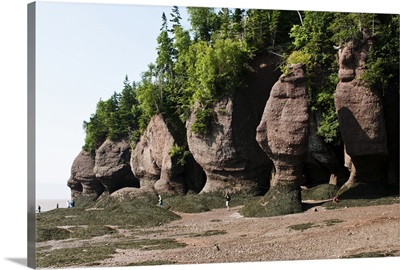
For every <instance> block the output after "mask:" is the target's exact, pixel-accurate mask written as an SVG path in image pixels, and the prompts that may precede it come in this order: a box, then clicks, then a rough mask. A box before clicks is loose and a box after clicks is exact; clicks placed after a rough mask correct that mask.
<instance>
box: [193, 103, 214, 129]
mask: <svg viewBox="0 0 400 270" xmlns="http://www.w3.org/2000/svg"><path fill="white" fill-rule="evenodd" d="M214 119H215V112H214V110H213V109H211V108H205V109H203V108H198V109H197V110H196V119H195V120H194V122H193V125H192V127H191V131H192V132H194V133H195V134H198V135H206V134H207V133H208V132H210V131H211V125H212V122H213V121H214Z"/></svg>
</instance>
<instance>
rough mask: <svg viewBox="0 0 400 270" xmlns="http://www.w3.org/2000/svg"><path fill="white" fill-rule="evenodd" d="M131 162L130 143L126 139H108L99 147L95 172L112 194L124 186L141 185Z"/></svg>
mask: <svg viewBox="0 0 400 270" xmlns="http://www.w3.org/2000/svg"><path fill="white" fill-rule="evenodd" d="M129 162H130V145H129V143H128V142H127V141H126V140H120V141H117V142H114V141H111V140H106V141H105V142H104V143H103V144H102V145H101V146H100V147H99V149H97V151H96V157H95V166H94V173H95V176H96V178H97V179H98V180H100V182H101V183H102V184H103V185H104V186H105V187H106V190H107V191H108V192H109V193H110V194H111V193H113V192H114V191H116V190H118V189H120V188H124V187H139V181H138V180H137V179H136V178H135V177H134V175H133V173H132V170H131V167H130V163H129Z"/></svg>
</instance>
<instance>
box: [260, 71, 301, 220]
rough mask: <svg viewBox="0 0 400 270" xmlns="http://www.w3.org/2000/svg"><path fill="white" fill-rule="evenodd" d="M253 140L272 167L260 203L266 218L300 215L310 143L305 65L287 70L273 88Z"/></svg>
mask: <svg viewBox="0 0 400 270" xmlns="http://www.w3.org/2000/svg"><path fill="white" fill-rule="evenodd" d="M256 139H257V142H258V143H259V144H260V146H261V148H262V149H263V150H264V151H265V152H266V153H267V155H268V156H269V157H270V159H271V160H272V162H273V163H274V167H275V175H274V177H273V179H272V180H271V189H270V190H269V191H268V193H267V194H266V195H265V196H264V198H263V199H262V202H260V203H261V204H262V205H263V207H264V208H265V209H266V215H282V214H290V213H295V212H300V211H302V206H301V198H300V183H301V182H302V168H303V165H304V162H305V160H306V158H307V153H308V139H309V114H308V97H307V91H306V82H305V65H303V64H295V65H291V66H289V72H288V74H287V75H282V76H281V77H280V78H279V81H278V82H276V83H275V85H274V86H273V88H272V90H271V94H270V98H269V99H268V102H267V105H266V107H265V110H264V114H263V117H262V119H261V122H260V124H259V126H258V127H257V136H256Z"/></svg>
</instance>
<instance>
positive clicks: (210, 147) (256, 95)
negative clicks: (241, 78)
mask: <svg viewBox="0 0 400 270" xmlns="http://www.w3.org/2000/svg"><path fill="white" fill-rule="evenodd" d="M275 61H276V59H274V58H273V57H271V56H267V57H265V56H264V57H259V58H257V59H255V60H254V62H253V63H252V66H251V70H250V71H249V74H248V81H247V87H246V88H245V89H239V90H238V91H236V92H235V94H234V95H233V96H230V97H226V98H224V99H222V100H220V101H219V102H218V103H217V104H216V105H215V106H214V108H213V111H214V113H215V118H214V121H213V122H212V124H211V128H210V130H209V133H207V134H206V135H202V134H201V135H197V134H195V133H194V132H192V130H191V127H192V125H193V123H194V121H195V118H196V113H195V110H193V112H192V114H191V116H190V118H189V119H188V121H187V125H186V127H187V141H188V145H189V150H190V152H191V153H192V154H193V157H194V159H195V160H196V162H197V163H198V164H199V165H200V166H201V167H202V168H203V170H204V171H205V174H206V176H207V181H206V183H205V186H204V188H203V189H202V191H201V192H203V193H210V192H218V193H225V192H230V193H245V194H254V195H257V194H263V193H265V192H266V190H267V189H268V186H269V183H268V178H269V175H270V171H271V162H270V160H269V159H268V157H267V156H266V155H265V153H263V151H262V150H261V149H260V147H259V146H258V144H257V142H256V140H255V130H256V127H257V125H258V122H259V120H260V118H261V113H262V108H263V107H264V106H265V103H266V100H267V98H268V94H269V91H270V89H271V87H272V85H273V83H274V81H275V80H276V78H277V77H278V76H279V72H277V71H276V70H275V68H276V66H275V64H274V63H276V62H275Z"/></svg>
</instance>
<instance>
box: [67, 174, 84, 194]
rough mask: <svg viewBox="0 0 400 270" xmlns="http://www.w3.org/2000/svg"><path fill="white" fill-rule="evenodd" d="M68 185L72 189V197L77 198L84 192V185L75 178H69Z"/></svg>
mask: <svg viewBox="0 0 400 270" xmlns="http://www.w3.org/2000/svg"><path fill="white" fill-rule="evenodd" d="M67 186H68V187H69V188H70V189H71V199H73V198H76V197H78V196H80V195H81V194H82V185H81V183H79V182H78V181H76V180H74V179H73V178H69V179H68V181H67Z"/></svg>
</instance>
